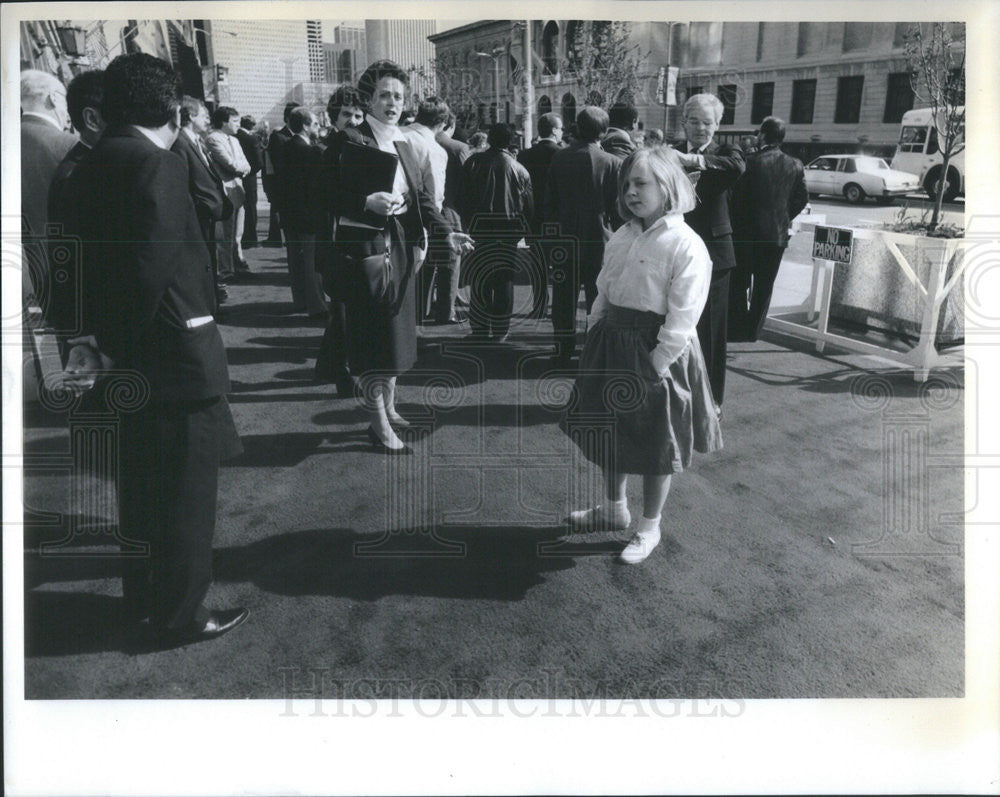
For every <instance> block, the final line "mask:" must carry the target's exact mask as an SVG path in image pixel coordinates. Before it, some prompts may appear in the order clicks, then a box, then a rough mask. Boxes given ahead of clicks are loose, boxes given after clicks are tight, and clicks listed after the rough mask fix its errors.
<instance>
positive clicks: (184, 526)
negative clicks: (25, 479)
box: [67, 53, 248, 645]
mask: <svg viewBox="0 0 1000 797" xmlns="http://www.w3.org/2000/svg"><path fill="white" fill-rule="evenodd" d="M104 89H105V93H104V103H103V106H102V110H103V112H104V115H105V119H106V121H107V123H108V129H107V130H106V131H105V132H104V135H103V136H102V137H101V140H100V141H99V142H98V143H97V145H96V146H95V147H94V148H93V149H92V150H91V151H90V152H89V153H88V154H87V155H86V157H85V158H84V159H83V160H82V161H81V163H80V164H79V166H77V168H76V170H75V171H74V173H73V175H72V177H71V178H70V183H71V188H72V190H73V193H74V195H75V196H77V197H79V202H78V206H77V208H76V211H75V212H76V218H77V219H78V220H79V230H78V232H79V234H80V238H81V241H82V244H83V255H82V261H81V262H82V264H83V269H84V271H85V272H87V273H86V274H85V278H84V279H83V285H84V286H85V288H84V293H83V305H82V317H83V328H84V331H85V332H87V333H89V335H90V336H91V343H90V344H85V343H80V344H78V345H76V346H75V347H74V348H72V349H71V350H70V353H69V363H68V365H67V371H69V372H70V373H74V372H75V373H77V374H80V375H86V374H95V375H96V374H98V373H100V372H101V371H102V370H107V369H109V368H111V367H114V369H115V371H114V372H112V373H113V376H114V378H116V379H120V380H125V381H127V382H128V383H129V387H130V390H126V391H122V392H120V395H118V400H117V403H118V404H119V405H120V404H121V403H122V402H123V401H124V403H125V404H127V406H119V408H120V409H121V410H122V411H121V412H120V414H119V417H118V429H119V438H118V440H117V443H118V452H119V461H118V482H117V486H118V504H119V516H118V517H119V535H120V536H119V543H120V545H121V547H122V550H123V553H124V554H125V555H124V556H123V558H122V562H123V566H124V568H125V572H124V573H123V578H122V587H123V593H124V609H125V611H124V613H123V615H124V617H125V619H126V621H127V622H129V623H130V627H131V628H136V629H138V628H140V627H142V626H143V625H145V624H146V623H148V628H149V630H150V631H151V632H153V634H154V637H155V639H156V640H158V641H159V642H160V643H164V644H170V645H174V644H185V643H188V642H196V641H199V640H204V639H212V638H215V637H218V636H219V635H221V634H223V633H225V632H227V631H229V630H231V629H232V628H235V627H236V626H238V625H240V624H241V623H242V622H243V621H244V620H246V618H247V614H248V613H247V611H246V610H245V609H231V610H228V611H210V610H208V609H207V608H206V607H205V606H204V604H203V600H204V599H205V596H206V594H207V592H208V589H209V586H210V585H211V583H212V537H213V534H214V531H215V507H216V497H217V492H218V489H217V488H218V473H219V462H220V460H222V459H225V458H227V457H229V456H232V455H234V454H236V453H239V452H240V451H241V446H240V442H239V438H238V437H237V435H236V430H235V427H234V425H233V418H232V414H231V413H230V410H229V405H228V403H227V402H226V394H227V393H228V392H229V374H228V371H227V365H226V350H225V347H224V346H223V343H222V337H221V336H220V335H219V330H218V328H217V327H216V324H215V320H214V319H213V318H212V308H213V304H214V302H213V296H212V274H211V263H210V260H209V255H208V249H207V248H206V246H205V242H204V240H203V238H202V233H201V228H200V225H199V222H198V217H197V214H196V213H195V207H194V203H193V202H192V200H191V195H190V193H189V188H188V175H187V174H186V173H185V170H184V165H183V162H182V161H181V159H180V158H179V157H178V156H177V155H175V154H174V153H172V152H170V151H169V150H170V147H171V145H172V144H173V143H174V140H175V139H176V137H177V135H178V133H179V131H180V81H179V78H178V76H177V74H176V73H175V72H174V70H173V68H172V67H171V66H170V64H168V63H167V62H165V61H163V60H161V59H159V58H155V57H153V56H151V55H148V54H145V53H134V54H130V55H122V56H119V57H118V58H116V59H115V60H114V61H112V62H111V64H109V65H108V68H107V70H105V81H104ZM110 394H111V391H109V395H110ZM126 394H128V395H127V396H126ZM110 402H111V399H110V398H109V403H110ZM112 406H115V405H114V404H112Z"/></svg>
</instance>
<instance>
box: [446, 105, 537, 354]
mask: <svg viewBox="0 0 1000 797" xmlns="http://www.w3.org/2000/svg"><path fill="white" fill-rule="evenodd" d="M513 140H514V133H513V131H512V130H511V128H510V126H509V125H506V124H503V123H498V124H495V125H493V126H492V127H491V128H490V131H489V133H488V134H487V137H486V141H487V144H488V145H489V147H488V149H487V150H486V151H485V152H477V153H475V154H474V155H472V156H470V157H469V159H468V160H467V161H466V162H465V166H464V167H462V176H463V180H462V186H461V188H460V189H459V207H460V208H461V212H462V217H463V218H464V219H466V220H467V223H468V225H469V231H470V234H471V235H472V237H473V238H474V239H475V240H476V243H477V246H476V249H475V251H474V252H473V253H472V255H471V256H467V257H466V269H467V270H466V274H467V275H468V282H469V285H470V286H471V296H470V298H471V301H470V303H469V323H470V324H471V326H472V334H473V335H475V336H476V337H489V336H491V335H492V336H493V338H494V339H495V340H497V341H498V342H503V341H504V340H506V339H507V333H508V332H509V331H510V318H511V315H512V314H513V311H514V275H515V273H516V272H517V242H518V241H519V240H521V238H523V237H524V236H525V234H526V233H527V232H528V231H529V229H530V227H529V225H528V220H529V219H530V218H531V216H532V213H533V210H534V201H533V199H532V193H531V177H530V176H529V175H528V170H527V169H525V168H524V167H523V166H522V165H521V164H520V163H518V162H517V161H516V160H514V157H513V155H511V154H510V152H509V147H510V145H511V143H512V142H513Z"/></svg>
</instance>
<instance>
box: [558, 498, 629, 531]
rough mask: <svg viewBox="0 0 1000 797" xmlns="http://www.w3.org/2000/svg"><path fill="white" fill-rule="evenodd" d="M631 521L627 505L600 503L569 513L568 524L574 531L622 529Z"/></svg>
mask: <svg viewBox="0 0 1000 797" xmlns="http://www.w3.org/2000/svg"><path fill="white" fill-rule="evenodd" d="M631 522H632V515H631V514H629V511H628V507H627V506H626V507H622V508H619V507H618V506H616V505H615V504H611V505H610V506H609V505H607V504H600V505H599V506H595V507H594V508H593V509H580V510H577V511H576V512H570V513H569V525H570V528H572V529H573V530H575V531H605V530H607V531H624V530H625V529H627V528H628V524H629V523H631Z"/></svg>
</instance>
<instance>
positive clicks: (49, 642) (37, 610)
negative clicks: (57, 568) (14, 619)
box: [24, 590, 132, 658]
mask: <svg viewBox="0 0 1000 797" xmlns="http://www.w3.org/2000/svg"><path fill="white" fill-rule="evenodd" d="M122 603H123V602H122V599H121V598H117V597H113V596H110V595H96V594H94V593H92V592H62V591H59V592H51V591H42V590H31V591H28V592H25V595H24V655H25V657H26V658H28V657H37V656H67V655H73V654H80V653H101V652H104V651H109V650H130V649H131V647H132V643H131V642H130V640H129V639H128V638H127V635H126V633H125V630H124V623H123V619H122Z"/></svg>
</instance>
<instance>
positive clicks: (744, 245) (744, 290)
mask: <svg viewBox="0 0 1000 797" xmlns="http://www.w3.org/2000/svg"><path fill="white" fill-rule="evenodd" d="M784 140H785V123H784V122H783V121H782V120H781V119H778V118H777V117H774V116H769V117H767V118H766V119H765V120H764V121H763V122H761V125H760V133H758V135H757V150H756V151H755V152H753V153H751V154H750V155H748V156H747V160H746V163H747V169H746V173H745V174H744V175H743V177H742V178H740V181H739V182H738V183H737V184H736V188H735V189H734V190H733V200H732V216H733V247H734V249H735V252H736V268H735V269H734V270H733V276H732V281H731V283H730V292H729V340H732V341H754V340H757V338H758V337H760V332H761V329H763V327H764V321H765V320H766V319H767V309H768V307H770V305H771V291H772V290H773V289H774V280H775V279H776V278H777V276H778V267H779V266H780V265H781V256H782V255H783V254H784V252H785V247H786V246H788V225H789V224H791V221H792V219H794V218H795V217H796V216H797V215H798V214H799V213H800V212H801V211H802V209H803V208H804V207H805V206H806V203H807V202H808V201H809V194H808V192H807V191H806V184H805V176H804V175H805V170H804V169H803V167H802V162H801V161H800V160H799V159H798V158H793V157H792V156H791V155H786V154H785V153H784V152H782V151H781V142H782V141H784ZM748 294H749V295H748ZM748 299H749V302H748Z"/></svg>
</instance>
